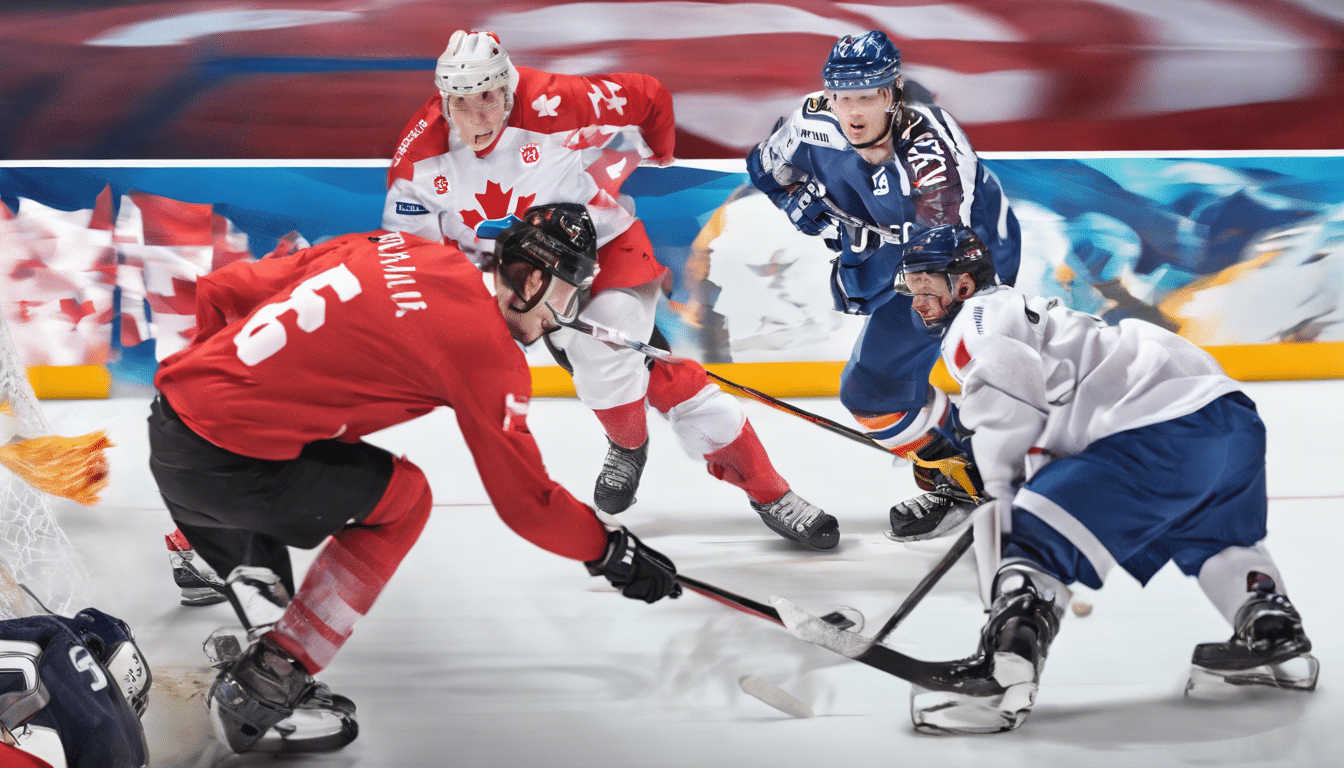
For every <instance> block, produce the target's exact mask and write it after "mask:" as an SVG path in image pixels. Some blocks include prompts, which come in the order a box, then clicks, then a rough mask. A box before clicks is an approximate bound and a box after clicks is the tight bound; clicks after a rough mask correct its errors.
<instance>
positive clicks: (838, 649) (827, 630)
mask: <svg viewBox="0 0 1344 768" xmlns="http://www.w3.org/2000/svg"><path fill="white" fill-rule="evenodd" d="M770 604H771V605H772V606H774V607H775V610H776V611H778V612H779V618H780V620H782V621H783V622H784V626H785V627H787V628H788V630H789V632H790V633H792V634H793V636H794V637H796V638H798V639H799V640H806V641H807V642H809V643H812V644H813V645H818V646H821V647H822V648H825V649H826V650H828V651H831V652H832V653H838V654H840V655H841V656H844V657H846V658H849V659H856V658H858V657H859V656H861V655H863V654H864V653H866V652H867V651H868V650H869V649H870V648H872V647H873V641H872V640H870V639H868V638H866V637H864V636H862V635H858V634H855V633H853V632H846V631H845V630H843V629H839V628H837V627H834V626H832V625H830V624H827V623H826V622H825V621H822V620H821V618H820V617H818V616H813V615H812V614H810V613H808V612H807V611H804V610H803V609H802V608H799V607H798V606H796V605H794V604H793V603H792V602H790V601H789V600H787V599H785V598H782V597H779V596H775V597H772V598H770Z"/></svg>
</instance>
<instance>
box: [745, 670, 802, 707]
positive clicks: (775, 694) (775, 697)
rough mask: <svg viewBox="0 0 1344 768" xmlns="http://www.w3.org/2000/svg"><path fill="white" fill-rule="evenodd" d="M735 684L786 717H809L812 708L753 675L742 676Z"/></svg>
mask: <svg viewBox="0 0 1344 768" xmlns="http://www.w3.org/2000/svg"><path fill="white" fill-rule="evenodd" d="M737 684H738V685H739V686H741V688H742V690H743V691H744V692H746V693H748V694H750V695H751V696H754V697H755V698H757V699H759V700H760V701H762V702H764V703H766V704H769V705H770V706H772V707H774V708H775V709H778V710H779V711H780V712H783V713H784V714H786V715H791V716H793V717H811V716H812V708H811V707H809V706H807V705H806V704H804V703H803V702H802V701H800V700H798V699H797V698H795V697H793V696H790V695H789V694H788V693H785V692H784V690H783V689H782V688H780V687H779V686H776V685H773V684H771V683H768V682H766V681H765V680H762V679H761V678H759V677H757V676H755V675H744V676H743V677H741V678H740V679H738V681H737Z"/></svg>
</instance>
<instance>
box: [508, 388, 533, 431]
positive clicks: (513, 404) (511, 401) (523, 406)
mask: <svg viewBox="0 0 1344 768" xmlns="http://www.w3.org/2000/svg"><path fill="white" fill-rule="evenodd" d="M528 403H529V398H528V397H527V396H526V395H524V396H521V397H519V396H516V395H514V394H513V393H512V392H510V393H508V394H506V395H504V430H505V431H506V432H507V431H508V430H514V431H515V432H523V433H525V434H531V432H532V431H531V430H530V429H528V428H527V406H528Z"/></svg>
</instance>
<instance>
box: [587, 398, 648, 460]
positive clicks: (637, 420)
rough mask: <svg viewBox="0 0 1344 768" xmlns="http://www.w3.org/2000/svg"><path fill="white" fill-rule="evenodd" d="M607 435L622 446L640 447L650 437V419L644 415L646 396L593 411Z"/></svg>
mask: <svg viewBox="0 0 1344 768" xmlns="http://www.w3.org/2000/svg"><path fill="white" fill-rule="evenodd" d="M593 414H594V415H596V416H597V420H598V421H600V422H602V428H603V429H605V430H606V431H607V437H610V438H611V441H612V442H613V443H615V444H617V445H619V446H621V447H622V448H638V447H639V446H641V445H643V444H644V442H645V441H646V440H648V439H649V421H648V417H647V416H645V415H644V398H642V397H641V398H640V399H638V400H636V401H635V402H633V403H626V404H625V405H618V406H616V407H615V408H603V409H602V410H599V411H593Z"/></svg>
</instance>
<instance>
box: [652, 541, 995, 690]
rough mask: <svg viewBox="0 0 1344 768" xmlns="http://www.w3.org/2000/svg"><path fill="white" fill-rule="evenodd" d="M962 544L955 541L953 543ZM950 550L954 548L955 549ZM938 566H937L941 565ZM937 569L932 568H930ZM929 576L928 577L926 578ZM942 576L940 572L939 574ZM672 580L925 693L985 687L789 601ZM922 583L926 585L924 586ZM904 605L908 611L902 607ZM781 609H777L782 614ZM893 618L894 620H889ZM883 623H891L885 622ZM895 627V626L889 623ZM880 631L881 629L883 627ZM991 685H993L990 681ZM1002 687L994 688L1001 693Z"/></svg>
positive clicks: (955, 668) (952, 667) (957, 665)
mask: <svg viewBox="0 0 1344 768" xmlns="http://www.w3.org/2000/svg"><path fill="white" fill-rule="evenodd" d="M960 543H961V542H960V541H958V544H960ZM954 549H955V547H954ZM940 565H941V563H940ZM935 570H937V569H935ZM931 575H932V574H931ZM941 575H942V574H941V573H940V574H939V576H941ZM677 581H678V582H679V583H680V584H682V585H683V586H685V587H686V588H687V589H690V590H691V591H693V592H697V593H699V594H701V595H704V596H705V597H708V598H710V599H711V600H715V601H717V602H720V603H723V604H724V605H727V606H729V607H730V608H735V609H737V610H739V611H742V612H743V613H748V614H751V615H753V616H756V617H758V618H762V619H765V620H767V621H771V622H774V623H776V624H782V625H784V626H785V627H786V628H787V629H788V630H789V631H790V632H791V633H792V634H793V635H794V636H795V637H799V638H801V639H803V640H807V641H809V642H812V643H814V644H817V645H821V646H822V647H823V648H826V649H827V650H829V651H833V652H835V653H838V654H840V655H842V656H845V657H847V658H850V659H853V660H854V661H858V662H861V663H863V664H866V665H868V666H870V667H873V668H874V669H879V670H881V671H883V672H886V673H887V674H889V675H893V676H895V677H899V678H901V679H902V680H907V681H909V682H911V683H914V684H915V685H919V686H921V687H924V688H928V689H930V690H957V691H963V692H970V691H972V690H974V691H977V692H978V691H979V690H980V689H982V688H984V686H985V681H983V680H981V679H979V678H974V677H972V678H966V679H960V678H959V675H958V672H959V671H960V670H961V669H962V668H963V667H964V664H963V663H961V662H937V661H922V660H920V659H916V658H914V657H912V656H907V655H905V654H903V653H901V652H900V651H896V650H893V649H891V648H888V647H886V646H885V645H878V644H875V643H872V642H871V641H869V640H868V639H867V638H864V637H861V636H859V635H856V634H854V633H852V632H845V631H844V630H842V629H839V628H837V627H835V626H832V625H830V624H828V623H827V622H825V621H823V620H822V619H821V618H819V617H817V616H813V615H811V614H809V613H807V612H805V611H803V610H802V609H801V608H798V607H797V606H796V605H794V604H793V603H791V602H789V601H788V600H785V599H783V598H780V597H776V598H773V599H771V602H772V603H774V607H771V606H769V605H765V604H764V603H760V602H757V601H755V600H752V599H751V598H749V597H744V596H742V595H738V594H735V593H733V592H729V591H728V590H726V589H723V588H721V587H716V586H714V585H712V584H708V583H706V582H703V581H700V580H698V579H693V578H691V577H689V576H685V575H683V574H677ZM934 581H937V579H936V578H935V579H927V578H926V579H925V581H923V582H920V587H924V593H927V591H928V587H931V586H932V585H933V582H934ZM925 582H928V584H927V585H926V584H925ZM920 587H916V592H912V593H911V594H910V596H909V597H907V598H906V602H905V603H903V604H902V605H901V608H900V609H898V610H897V614H902V612H904V613H905V614H908V613H909V611H910V609H912V608H913V607H914V604H915V603H918V602H919V598H922V597H923V594H924V593H920V592H918V590H919V588H920ZM907 604H909V608H907V607H906V605H907ZM781 609H782V610H781ZM893 618H894V617H893ZM887 623H888V624H891V623H892V622H890V621H888V622H887ZM893 627H894V624H893ZM883 629H886V627H885V626H884V627H883ZM822 635H825V636H828V637H829V636H834V637H835V639H834V640H833V641H832V642H831V643H829V644H823V643H819V642H817V639H816V636H822ZM846 638H847V639H846ZM989 685H990V686H997V683H994V682H993V681H992V679H991V680H990V681H989ZM1001 691H1002V689H999V692H1001Z"/></svg>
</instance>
